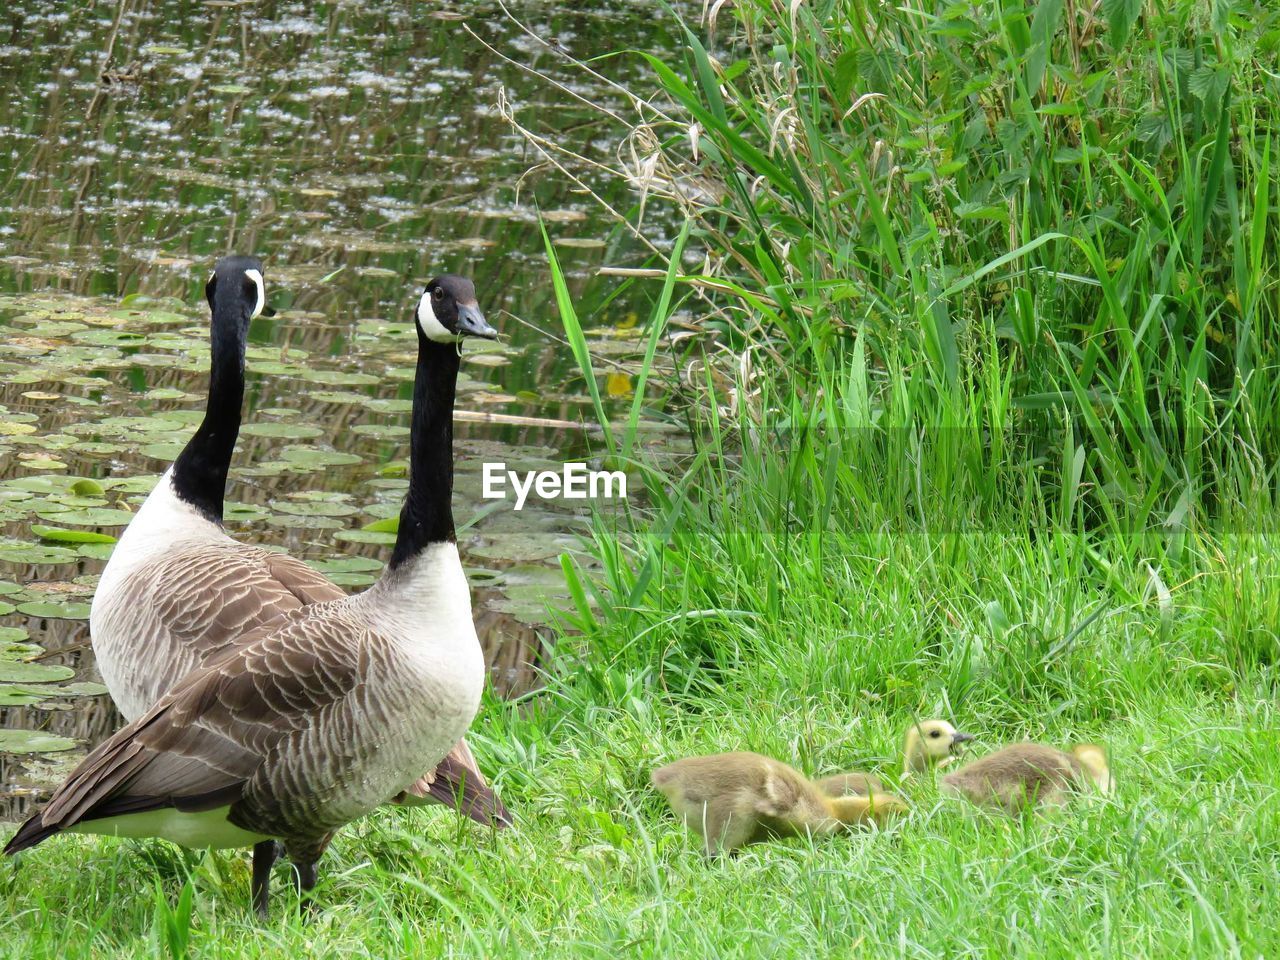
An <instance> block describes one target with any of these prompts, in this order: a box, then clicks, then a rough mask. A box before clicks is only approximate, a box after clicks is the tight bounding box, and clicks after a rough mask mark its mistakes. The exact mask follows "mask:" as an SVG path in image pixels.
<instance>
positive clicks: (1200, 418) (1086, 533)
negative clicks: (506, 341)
mask: <svg viewBox="0 0 1280 960" xmlns="http://www.w3.org/2000/svg"><path fill="white" fill-rule="evenodd" d="M730 16H735V17H736V18H737V19H736V20H735V22H734V23H732V24H730V23H729V22H728V19H727V18H728V17H730ZM1278 18H1280V14H1277V12H1276V11H1275V10H1274V9H1271V8H1270V7H1269V6H1267V5H1263V4H1251V3H1248V2H1245V3H1240V4H1236V5H1234V6H1231V5H1227V4H1219V3H1214V4H1203V3H1193V2H1189V0H1184V2H1179V3H1174V4H1172V5H1169V8H1168V9H1167V10H1164V9H1163V8H1162V9H1160V10H1158V9H1157V8H1156V6H1155V5H1150V4H1148V5H1143V4H1135V3H1128V2H1116V3H1105V4H1103V5H1102V6H1101V8H1100V10H1099V18H1097V19H1093V18H1091V16H1090V14H1088V13H1087V12H1085V11H1084V10H1083V9H1081V5H1069V4H1064V3H1060V2H1044V3H1040V4H1038V5H1035V4H1033V5H1030V6H1028V7H1027V8H1025V9H1024V8H1023V7H1021V6H1019V5H1011V4H1006V3H996V2H993V0H986V2H979V3H976V4H963V5H962V4H955V5H933V4H927V5H926V4H920V3H909V4H905V5H897V6H893V5H890V6H885V5H883V4H868V3H865V2H862V0H825V2H823V0H814V2H812V3H805V4H801V5H799V6H798V7H797V8H796V10H795V13H794V17H793V15H792V13H791V5H790V4H787V3H781V2H778V3H770V2H766V0H740V2H739V3H738V4H736V9H735V10H734V11H733V12H732V13H731V12H730V11H729V10H722V12H721V20H720V24H719V27H718V29H719V31H720V33H721V36H722V37H724V35H725V34H726V32H728V33H730V34H731V37H732V41H731V42H729V43H727V44H724V45H722V46H721V47H719V48H716V50H715V52H716V58H715V59H713V58H712V57H711V56H710V55H709V54H708V53H707V52H706V50H705V49H704V48H703V46H702V44H701V43H700V42H698V41H697V40H695V39H694V37H693V36H692V35H690V38H689V44H688V48H687V49H686V50H685V51H684V55H683V57H682V56H681V55H679V54H675V55H673V56H672V57H670V58H668V60H667V61H666V62H660V61H657V60H655V61H653V62H652V66H653V70H654V89H653V90H645V91H638V93H641V94H643V95H644V96H645V97H646V98H647V100H648V102H649V103H651V104H652V105H653V106H652V107H651V108H645V109H651V110H652V114H651V115H647V114H646V119H648V120H649V121H650V125H649V129H648V133H649V134H650V135H652V136H655V137H657V139H658V142H659V150H660V157H659V160H660V163H659V164H658V167H657V169H658V170H659V171H661V172H663V174H664V175H665V176H668V177H669V178H673V179H674V180H676V181H679V182H681V183H686V184H689V183H696V184H698V185H699V192H698V196H699V197H700V198H702V199H700V200H696V201H690V200H688V199H687V198H686V199H685V200H684V201H678V202H679V204H680V208H681V213H682V214H683V215H684V216H685V217H686V218H687V220H688V223H689V227H688V231H687V244H688V249H689V251H691V252H695V251H696V254H697V257H698V262H700V263H702V264H705V266H700V267H699V268H698V270H697V271H696V272H694V271H691V270H690V268H689V266H688V264H689V263H690V262H692V261H691V260H690V259H689V258H686V259H685V260H683V261H679V262H674V263H673V262H671V261H670V260H658V261H657V263H656V265H657V266H659V267H661V268H662V270H663V273H664V275H665V277H666V281H665V283H664V284H663V285H662V287H661V292H660V291H659V289H658V288H657V285H655V290H654V298H655V310H654V314H653V317H652V319H651V320H650V324H651V326H650V332H651V334H652V335H654V336H655V337H656V333H657V331H659V330H660V329H661V327H662V325H664V324H665V323H666V322H667V321H668V319H669V318H670V315H671V314H672V312H673V311H676V310H679V311H684V312H685V313H686V314H687V315H689V316H692V317H693V318H694V319H695V320H696V322H697V323H696V325H697V328H698V330H699V332H700V333H701V336H698V337H695V338H693V339H692V340H689V341H685V342H684V343H683V344H682V345H681V346H680V348H679V349H680V350H681V352H680V353H679V354H678V355H675V356H673V357H672V358H671V359H673V360H675V361H676V364H675V365H676V366H677V368H678V369H679V370H680V371H681V373H682V375H683V379H682V380H681V382H680V386H679V389H678V390H675V391H674V392H671V395H670V396H663V395H662V391H663V389H664V388H670V384H669V383H664V382H663V381H662V378H661V377H660V376H659V375H658V367H657V365H656V364H655V358H656V357H657V351H659V350H661V351H663V352H664V353H665V352H666V351H668V350H669V349H671V348H670V347H668V346H667V345H665V344H664V345H663V346H661V347H659V346H656V344H657V343H658V341H657V339H650V340H649V341H648V343H649V344H650V345H651V348H650V350H649V351H648V354H647V356H646V360H645V363H644V367H643V370H642V371H640V372H641V373H642V374H643V377H642V380H641V382H644V383H645V391H646V396H645V398H644V399H643V401H641V402H637V403H636V404H635V405H634V407H633V409H632V411H631V412H630V414H629V416H628V417H627V418H626V420H625V423H624V422H623V421H621V420H615V422H614V424H613V428H614V429H613V431H612V432H606V433H605V434H604V436H605V438H606V441H605V442H606V444H607V446H606V449H605V450H603V451H602V452H603V453H605V454H607V455H609V456H612V457H615V458H619V459H632V460H634V461H635V462H636V464H637V466H638V468H639V469H640V470H641V471H642V472H643V473H644V474H645V476H646V477H647V478H648V483H647V486H648V490H649V500H650V502H649V508H648V509H647V510H646V511H637V512H636V513H635V514H634V515H631V516H627V517H623V518H613V519H604V518H602V519H601V520H600V521H599V523H598V524H597V527H596V530H595V535H594V537H593V538H592V539H591V542H590V543H589V544H588V552H589V553H590V554H591V555H592V561H593V562H591V563H575V562H571V561H569V560H566V563H565V567H566V571H567V572H568V574H569V576H570V578H571V581H572V584H571V585H572V586H573V587H574V595H575V597H576V598H577V600H578V603H577V610H576V613H575V614H574V615H573V617H572V618H571V620H572V622H571V623H568V624H566V627H567V628H568V629H567V630H566V636H565V637H564V638H563V639H562V640H561V641H560V643H559V645H558V647H557V662H556V663H555V664H554V668H553V670H552V672H551V675H550V676H549V679H548V689H547V691H546V692H544V693H542V694H540V695H537V696H534V697H531V698H529V699H528V700H527V701H526V702H524V703H518V704H499V703H490V704H488V705H487V706H486V709H485V711H484V713H483V715H482V717H481V719H480V720H479V721H478V723H477V726H476V730H475V742H476V745H477V752H478V753H479V754H480V756H481V757H482V762H483V763H484V765H485V766H486V767H487V769H488V770H489V771H491V772H492V773H493V774H494V779H495V781H496V783H497V785H498V787H499V789H500V790H501V791H502V793H503V796H504V797H505V799H506V800H507V802H508V803H509V804H510V805H511V806H512V807H513V808H514V809H515V810H516V811H517V813H518V814H519V816H520V820H521V823H520V826H519V828H518V829H517V830H514V831H510V832H508V833H504V834H501V835H498V836H490V835H489V834H487V833H486V832H484V831H482V830H479V829H476V828H473V827H469V826H467V825H460V824H459V823H457V822H456V818H453V817H452V816H451V815H450V814H448V813H447V812H444V811H424V810H419V811H379V812H378V813H376V814H375V815H373V816H371V817H370V818H368V819H367V820H365V821H362V822H361V823H359V824H357V825H355V826H353V827H352V828H350V829H348V830H346V831H344V832H343V833H342V834H341V835H340V837H339V839H338V841H337V842H336V843H335V845H334V847H333V849H332V852H331V854H330V855H329V856H328V857H327V858H326V867H325V876H326V879H325V881H324V883H323V884H322V887H321V891H320V898H321V900H322V902H323V905H324V906H323V909H322V910H321V911H320V912H319V913H318V914H317V915H316V917H315V918H314V920H312V921H311V922H310V923H303V922H301V921H299V920H297V919H296V918H294V917H292V916H285V915H284V913H285V911H279V912H278V913H277V916H276V919H274V920H272V921H271V922H270V923H268V924H266V925H258V924H256V923H254V922H253V921H252V920H251V919H250V916H249V913H248V911H247V886H248V884H247V876H246V871H245V867H244V864H243V862H242V860H240V859H237V858H235V857H231V856H227V855H220V856H218V857H215V858H213V859H212V860H210V861H206V862H204V863H201V862H200V861H198V860H192V861H190V863H191V864H196V865H195V866H194V867H191V866H189V865H188V862H187V861H183V860H181V859H174V858H173V856H172V855H171V854H169V853H165V852H157V851H159V850H160V847H159V845H152V846H148V845H142V844H117V843H111V842H107V841H84V840H76V839H66V840H59V841H55V842H51V843H49V844H47V845H46V846H45V847H43V848H41V850H39V851H37V852H36V853H35V854H33V855H31V856H28V857H26V858H25V859H24V860H23V861H22V862H21V863H20V864H18V865H17V866H16V867H14V866H7V865H6V866H0V902H2V903H3V910H0V944H4V945H5V948H6V949H8V950H9V951H10V952H11V953H12V954H13V955H15V956H53V955H57V956H80V955H102V956H121V955H131V954H132V955H154V954H155V953H156V952H157V951H160V952H162V953H164V952H173V951H180V950H181V949H182V944H183V943H187V944H189V949H190V951H191V954H192V955H193V956H210V955H229V956H240V955H243V956H258V955H262V956H295V955H311V954H316V955H329V954H333V955H339V954H340V955H346V956H371V957H373V956H377V957H382V956H399V955H410V954H416V953H422V954H431V955H435V954H438V953H447V954H448V955H458V956H485V957H493V956H504V955H511V956H521V957H523V956H526V955H528V954H530V953H534V952H536V953H538V954H545V955H550V956H578V957H587V956H600V957H606V956H607V957H613V956H619V955H622V956H632V955H634V956H664V957H665V956H788V957H790V956H794V957H811V956H851V955H852V956H869V957H881V956H884V957H948V958H951V957H991V958H1004V957H1017V956H1023V957H1028V958H1030V957H1035V958H1041V957H1082V956H1115V957H1124V958H1129V957H1168V956H1203V957H1223V956H1228V957H1232V956H1239V957H1257V956H1272V955H1276V954H1280V934H1278V933H1277V932H1276V930H1275V925H1274V923H1273V922H1272V918H1273V917H1274V916H1276V914H1277V913H1278V912H1280V882H1278V881H1280V876H1277V874H1278V873H1280V849H1278V847H1277V840H1276V838H1277V837H1280V802H1278V800H1280V796H1278V793H1280V751H1278V750H1277V749H1276V747H1277V740H1276V734H1275V730H1276V716H1275V706H1274V704H1275V695H1276V680H1277V678H1276V661H1277V654H1278V653H1280V635H1278V631H1280V540H1278V539H1277V537H1278V536H1280V533H1278V531H1277V520H1278V514H1277V510H1276V494H1277V485H1278V483H1280V479H1278V477H1277V470H1276V464H1277V461H1278V460H1280V389H1277V386H1276V384H1277V383H1278V382H1280V377H1277V372H1278V367H1280V352H1278V351H1280V346H1278V345H1280V307H1278V305H1277V278H1278V277H1280V268H1278V264H1277V250H1278V249H1280V212H1278V211H1280V203H1278V202H1277V198H1278V197H1280V189H1278V187H1280V179H1278V175H1277V163H1276V158H1277V155H1278V154H1277V144H1276V122H1275V116H1274V111H1275V104H1276V103H1278V102H1280V87H1278V79H1277V75H1276V72H1275V70H1274V56H1275V51H1276V49H1277V46H1278V45H1280V19H1278ZM869 95H875V96H869ZM855 104H856V107H855V106H854V105H855ZM690 118H693V119H696V120H697V122H698V125H699V130H700V133H699V134H698V136H699V140H698V150H697V151H696V154H695V152H694V151H693V149H692V148H691V146H690V141H689V120H690ZM650 188H651V193H650V199H649V202H650V203H656V202H657V200H658V198H660V197H661V195H662V194H663V191H664V188H663V185H662V183H661V182H657V181H655V182H654V183H653V184H651V185H650ZM652 219H653V218H651V220H652ZM685 239H686V238H685V236H684V235H682V240H681V242H682V243H683V242H685ZM551 273H552V275H551V280H552V281H553V282H552V283H551V284H549V286H551V287H552V288H553V289H554V290H555V291H556V294H557V296H556V300H557V303H558V305H559V307H560V309H561V312H562V317H563V319H564V322H565V326H566V332H567V333H568V335H569V340H570V343H571V344H572V345H573V349H574V353H575V356H576V358H577V359H578V362H579V364H580V365H581V366H582V368H583V373H584V377H585V378H587V379H588V380H589V381H590V382H592V383H594V382H595V376H596V375H595V372H594V371H593V370H592V361H591V358H590V355H589V345H590V338H589V336H587V335H586V334H585V333H584V332H583V330H582V325H581V324H580V323H579V319H578V313H579V311H578V309H577V307H575V305H574V304H573V303H572V301H571V298H570V292H569V287H568V284H567V283H566V282H565V280H564V278H563V277H562V276H561V275H560V273H559V270H558V267H557V266H556V264H555V260H554V256H553V257H552V260H551ZM596 394H598V390H597V391H596ZM641 403H644V404H646V405H648V406H649V407H651V408H653V409H665V410H672V411H676V412H677V413H678V415H679V416H680V417H681V418H683V420H684V422H685V423H686V424H687V426H688V432H689V435H690V438H691V440H692V444H693V446H692V451H691V453H690V454H689V455H688V456H687V457H684V458H682V459H680V460H677V461H675V462H672V461H671V460H659V459H657V458H656V457H654V456H652V455H651V453H650V451H649V450H648V448H647V447H646V445H645V443H644V442H643V441H641V440H638V439H637V434H636V422H637V419H638V416H639V413H640V407H641ZM593 407H594V409H595V410H596V412H597V416H599V417H600V418H601V419H603V418H604V417H605V415H606V411H605V409H604V405H603V403H602V402H597V403H593ZM926 715H941V716H945V717H947V718H948V719H951V720H953V721H954V722H956V723H957V724H958V725H960V726H962V727H964V728H965V729H969V730H972V731H974V732H977V733H979V734H980V735H981V736H982V738H983V739H984V740H985V742H986V743H987V744H998V743H1002V742H1007V741H1009V740H1015V739H1019V738H1023V737H1036V738H1043V739H1045V740H1047V741H1049V742H1054V743H1062V744H1065V743H1069V742H1071V741H1075V740H1095V741H1099V742H1102V743H1105V744H1106V745H1107V746H1108V748H1109V750H1110V752H1111V755H1112V760H1113V766H1114V770H1115V774H1116V776H1117V778H1118V781H1119V790H1118V793H1117V795H1116V796H1115V798H1114V799H1112V800H1110V801H1107V802H1103V803H1098V804H1093V805H1084V806H1080V807H1077V808H1074V809H1072V810H1071V811H1069V812H1067V813H1065V814H1063V815H1060V816H1054V817H1046V818H1040V819H1035V818H1033V819H1029V820H1026V821H1021V820H1019V821H1009V820H1003V819H996V818H991V817H986V816H982V815H979V814H976V813H975V812H973V811H972V810H970V809H968V808H966V807H965V806H964V805H963V804H958V803H955V802H942V801H940V800H939V799H938V798H937V796H936V794H935V793H934V792H933V791H932V789H931V788H930V786H929V784H927V783H926V784H922V785H920V786H919V787H918V788H917V790H916V791H915V792H911V793H910V797H911V799H913V800H914V801H915V812H914V813H913V814H912V815H911V816H910V817H909V818H907V819H906V820H904V821H902V822H901V823H899V824H897V825H895V826H893V827H892V828H890V829H889V830H887V831H885V832H883V833H877V834H856V835H850V836H842V837H837V838H832V839H829V840H827V841H823V842H815V843H804V842H798V841H796V842H787V843H775V844H769V845H762V846H758V847H753V848H750V849H748V850H746V851H744V852H743V853H742V854H741V855H740V856H738V857H735V858H731V859H726V860H724V861H721V862H715V863H707V862H706V861H704V860H703V859H702V858H701V856H700V855H699V854H698V852H697V847H696V844H695V843H693V842H692V841H691V840H690V839H689V838H688V837H687V836H686V835H685V833H684V832H683V830H682V829H681V828H679V827H678V826H677V825H676V824H675V823H674V822H673V821H672V820H671V818H670V816H669V815H668V814H667V813H666V812H665V810H664V809H663V806H662V803H661V802H660V799H659V798H658V797H657V796H656V795H655V794H654V793H653V792H652V791H651V790H649V789H647V776H648V770H649V769H650V768H651V767H652V766H654V765H655V764H659V763H662V762H665V761H668V760H670V759H672V758H675V757H678V756H682V755H688V754H691V753H706V752H713V751H718V750H729V749H754V750H758V751H761V752H765V753H769V754H771V755H773V756H776V757H778V758H780V759H783V760H786V761H788V762H791V763H793V764H795V765H797V766H799V767H800V768H802V769H804V770H806V771H809V772H813V773H823V772H828V771H834V770H837V769H840V768H844V767H852V766H861V765H886V764H892V763H893V755H894V753H895V751H896V749H897V744H898V741H899V738H900V735H901V731H902V729H903V728H904V726H905V725H906V723H907V722H908V721H909V720H910V719H911V718H914V717H919V716H926ZM210 864H212V865H213V866H210ZM188 875H190V878H191V884H192V886H191V889H192V891H193V894H194V897H193V903H192V909H191V913H190V921H189V924H188V923H187V921H186V920H185V919H184V915H185V914H184V909H183V905H182V904H181V902H180V895H181V892H182V890H183V882H184V877H186V876H188ZM157 890H159V891H160V894H161V895H162V896H163V897H164V900H163V906H161V905H160V904H159V902H158V901H157Z"/></svg>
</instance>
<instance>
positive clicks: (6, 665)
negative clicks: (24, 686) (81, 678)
mask: <svg viewBox="0 0 1280 960" xmlns="http://www.w3.org/2000/svg"><path fill="white" fill-rule="evenodd" d="M75 675H76V672H75V671H74V670H72V669H71V668H70V667H64V666H63V665H62V664H60V663H27V662H26V661H24V660H0V681H3V682H5V683H57V682H58V681H59V680H70V679H71V678H72V677H74V676H75Z"/></svg>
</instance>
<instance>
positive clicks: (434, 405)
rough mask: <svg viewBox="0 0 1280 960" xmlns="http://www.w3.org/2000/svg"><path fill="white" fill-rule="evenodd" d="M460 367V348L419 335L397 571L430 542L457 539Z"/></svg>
mask: <svg viewBox="0 0 1280 960" xmlns="http://www.w3.org/2000/svg"><path fill="white" fill-rule="evenodd" d="M458 363H459V359H458V347H457V344H453V343H436V342H435V341H433V340H429V339H427V337H426V336H424V335H423V333H422V331H421V330H419V331H418V370H417V373H416V375H415V376H414V380H413V419H412V423H411V424H410V427H409V493H408V495H407V496H406V497H405V500H404V507H403V508H402V509H401V511H400V531H399V533H398V534H397V535H396V546H395V550H394V551H393V552H392V554H391V564H390V568H391V569H392V570H394V569H396V568H397V567H399V566H400V565H401V564H403V563H405V562H407V561H409V560H412V559H413V558H414V557H416V556H417V555H418V554H419V553H421V552H422V549H423V548H424V547H426V546H428V545H430V544H433V543H445V542H452V541H454V540H456V539H457V534H456V533H455V532H454V529H453V502H452V501H453V398H454V394H455V392H456V391H457V387H458Z"/></svg>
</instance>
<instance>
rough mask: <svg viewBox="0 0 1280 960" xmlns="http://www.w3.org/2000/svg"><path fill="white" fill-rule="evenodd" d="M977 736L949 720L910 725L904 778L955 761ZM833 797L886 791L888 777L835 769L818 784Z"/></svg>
mask: <svg viewBox="0 0 1280 960" xmlns="http://www.w3.org/2000/svg"><path fill="white" fill-rule="evenodd" d="M972 739H973V735H972V734H968V733H961V732H960V731H959V730H957V729H956V728H955V727H953V726H952V725H951V724H949V723H947V721H945V720H924V721H921V722H919V723H913V724H912V725H911V726H910V727H909V728H908V729H907V734H906V738H905V741H904V743H903V747H902V753H903V765H902V778H903V779H904V780H905V779H907V778H908V777H910V776H912V775H913V774H916V773H923V772H924V771H926V770H936V769H939V768H943V767H946V766H947V765H948V764H951V763H954V762H955V760H956V756H957V754H959V752H960V750H961V749H962V746H963V744H966V743H968V742H969V741H970V740H972ZM814 785H815V786H816V787H817V788H818V789H819V790H821V791H822V792H823V793H825V794H826V795H827V796H829V797H859V796H861V797H865V796H870V795H871V794H872V793H881V792H883V791H884V781H882V780H881V779H880V778H879V777H877V776H875V775H873V774H870V773H866V772H864V771H861V770H851V771H849V772H847V773H835V774H832V775H830V776H827V777H823V778H821V779H820V780H817V781H815V784H814Z"/></svg>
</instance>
